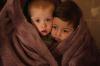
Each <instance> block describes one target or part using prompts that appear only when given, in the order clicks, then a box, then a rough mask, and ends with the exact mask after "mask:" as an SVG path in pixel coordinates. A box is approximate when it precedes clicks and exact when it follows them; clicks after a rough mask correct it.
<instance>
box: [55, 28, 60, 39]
mask: <svg viewBox="0 0 100 66" xmlns="http://www.w3.org/2000/svg"><path fill="white" fill-rule="evenodd" d="M56 37H57V38H59V37H61V31H60V30H59V31H57V32H56Z"/></svg>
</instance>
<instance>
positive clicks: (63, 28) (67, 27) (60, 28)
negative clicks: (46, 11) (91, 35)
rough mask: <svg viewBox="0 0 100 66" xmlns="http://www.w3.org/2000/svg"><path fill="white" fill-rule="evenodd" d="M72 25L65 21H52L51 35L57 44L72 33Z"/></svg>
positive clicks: (56, 19)
mask: <svg viewBox="0 0 100 66" xmlns="http://www.w3.org/2000/svg"><path fill="white" fill-rule="evenodd" d="M73 30H74V29H73V25H72V24H69V23H68V22H67V21H63V20H61V19H59V18H57V17H55V18H54V20H53V27H52V32H51V35H52V37H54V38H55V40H57V42H61V41H63V40H64V39H66V38H68V36H69V35H70V34H71V33H72V32H73Z"/></svg>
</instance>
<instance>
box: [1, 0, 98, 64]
mask: <svg viewBox="0 0 100 66" xmlns="http://www.w3.org/2000/svg"><path fill="white" fill-rule="evenodd" d="M19 3H20V2H19V1H18V0H7V1H6V3H5V5H4V7H3V8H2V10H1V12H0V66H100V56H99V54H98V51H97V49H96V46H95V45H94V42H93V39H92V37H91V35H90V33H89V31H88V29H87V27H86V24H85V22H84V21H83V19H82V20H81V21H80V24H79V26H78V27H77V29H76V30H75V31H74V32H73V33H72V34H71V35H70V36H69V37H68V39H66V40H64V41H63V42H61V43H60V44H58V45H57V46H56V47H55V48H54V49H53V50H51V51H50V50H49V49H48V47H47V46H46V44H45V43H44V41H43V40H42V39H41V37H40V36H39V34H38V31H37V30H36V28H35V27H34V26H33V25H32V24H30V23H29V22H27V20H26V18H25V16H24V15H23V12H22V9H21V7H20V4H19ZM57 56H58V57H57ZM59 58H61V59H60V62H57V59H59Z"/></svg>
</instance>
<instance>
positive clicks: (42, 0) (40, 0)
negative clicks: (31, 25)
mask: <svg viewBox="0 0 100 66" xmlns="http://www.w3.org/2000/svg"><path fill="white" fill-rule="evenodd" d="M55 1H56V0H28V1H27V3H26V4H25V6H24V9H23V12H24V15H25V17H26V18H27V20H28V21H29V22H31V18H30V14H29V11H28V10H29V7H30V6H31V5H32V6H34V7H38V8H39V7H41V8H47V7H48V5H51V6H54V8H55V7H56V6H57V5H58V4H59V3H60V0H58V1H56V2H55Z"/></svg>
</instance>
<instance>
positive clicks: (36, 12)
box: [28, 0, 55, 36]
mask: <svg viewBox="0 0 100 66" xmlns="http://www.w3.org/2000/svg"><path fill="white" fill-rule="evenodd" d="M54 9H55V5H54V2H53V0H32V1H30V2H29V4H28V13H29V16H30V19H31V23H32V24H34V25H35V26H36V28H37V29H38V31H39V33H40V34H41V35H43V36H46V35H47V34H49V33H50V32H51V28H52V20H53V12H54Z"/></svg>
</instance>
